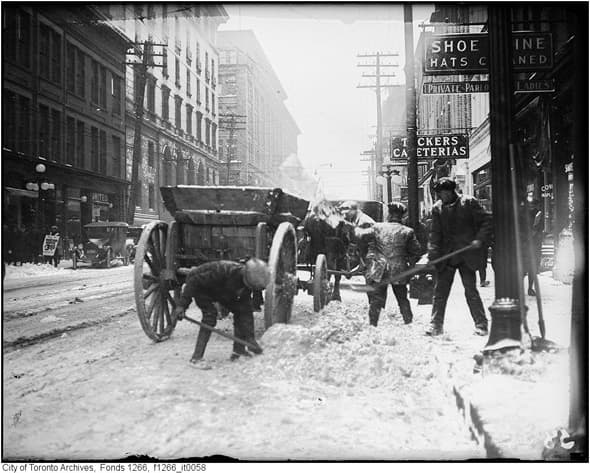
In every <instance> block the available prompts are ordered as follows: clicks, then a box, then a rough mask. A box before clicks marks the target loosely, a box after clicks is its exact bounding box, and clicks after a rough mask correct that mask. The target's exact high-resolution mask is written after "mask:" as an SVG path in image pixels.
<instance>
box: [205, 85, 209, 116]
mask: <svg viewBox="0 0 590 473" xmlns="http://www.w3.org/2000/svg"><path fill="white" fill-rule="evenodd" d="M205 110H207V111H209V89H207V87H205Z"/></svg>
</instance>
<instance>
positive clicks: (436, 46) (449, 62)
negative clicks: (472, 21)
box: [424, 32, 553, 75]
mask: <svg viewBox="0 0 590 473" xmlns="http://www.w3.org/2000/svg"><path fill="white" fill-rule="evenodd" d="M488 57H489V41H488V35H487V33H466V34H463V33H459V34H427V35H426V38H425V41H424V74H425V75H435V74H485V73H487V72H488ZM512 67H513V70H514V71H515V72H523V71H540V70H548V69H551V68H553V44H552V36H551V33H538V32H513V33H512Z"/></svg>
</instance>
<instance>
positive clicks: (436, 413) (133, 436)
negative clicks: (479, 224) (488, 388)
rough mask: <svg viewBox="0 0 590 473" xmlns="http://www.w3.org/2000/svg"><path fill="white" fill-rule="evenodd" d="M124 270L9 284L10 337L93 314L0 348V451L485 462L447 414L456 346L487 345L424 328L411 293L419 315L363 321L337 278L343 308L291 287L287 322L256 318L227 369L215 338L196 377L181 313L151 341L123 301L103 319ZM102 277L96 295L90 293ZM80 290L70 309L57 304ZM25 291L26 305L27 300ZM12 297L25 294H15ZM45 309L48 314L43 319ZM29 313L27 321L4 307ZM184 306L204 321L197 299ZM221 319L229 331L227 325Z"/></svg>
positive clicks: (124, 283) (124, 290) (226, 346)
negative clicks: (248, 340) (255, 340)
mask: <svg viewBox="0 0 590 473" xmlns="http://www.w3.org/2000/svg"><path fill="white" fill-rule="evenodd" d="M131 272H132V268H131V267H129V268H114V269H111V270H108V272H107V271H101V270H95V271H90V270H88V271H87V272H85V273H82V272H77V273H76V277H75V278H74V277H72V279H71V280H70V279H69V278H70V276H69V274H72V273H73V272H70V273H68V272H67V271H64V277H63V278H62V279H61V283H60V285H59V290H58V289H57V287H55V288H54V286H51V285H49V283H48V284H47V285H46V286H42V287H41V288H40V289H33V287H31V288H30V289H20V290H18V289H15V288H14V284H15V282H14V280H13V281H12V282H11V281H10V280H9V279H7V281H6V283H7V284H6V286H5V308H4V310H5V330H6V329H8V330H7V333H8V334H10V333H11V331H12V330H13V329H14V330H16V329H15V325H14V323H15V320H18V321H21V322H22V321H29V322H27V323H29V324H31V326H33V325H42V323H43V322H42V320H43V318H46V317H48V316H51V314H53V316H55V317H56V318H63V319H64V320H66V319H68V318H70V317H87V318H89V319H93V318H94V319H96V320H102V321H101V322H100V323H97V324H96V325H93V326H89V327H87V328H83V329H79V330H72V331H66V332H64V333H63V334H62V335H61V336H59V337H57V338H52V339H40V340H37V343H35V344H33V345H30V346H22V347H21V346H18V345H15V346H13V347H12V348H10V350H5V355H4V374H3V376H4V379H3V382H4V400H3V402H4V419H3V424H4V453H5V456H6V457H7V458H13V459H16V458H39V459H41V458H43V459H50V458H62V459H66V458H70V459H75V458H78V459H84V458H95V459H97V458H100V459H108V458H110V459H112V458H122V457H126V456H129V455H149V456H153V457H158V458H162V459H163V458H183V457H201V456H207V455H214V454H221V455H226V456H229V457H234V458H240V459H287V458H291V459H376V460H377V459H466V458H481V457H483V456H484V451H483V449H482V448H481V447H480V446H478V445H477V444H476V443H475V442H474V441H473V440H472V439H471V438H470V435H469V433H468V430H467V429H466V427H465V426H464V425H463V423H462V419H461V418H460V416H459V415H458V412H457V408H456V406H455V399H454V397H453V395H452V390H451V388H450V386H449V384H448V382H449V380H448V377H447V371H448V369H449V368H450V364H449V362H448V360H449V359H451V358H453V354H454V353H455V352H456V350H457V344H456V342H457V340H461V339H462V338H461V337H463V336H464V337H465V339H467V338H469V339H471V340H473V346H474V347H475V346H477V344H480V345H481V343H482V342H483V340H482V339H481V338H480V337H475V336H473V335H472V334H469V335H467V334H459V333H458V332H457V333H453V334H451V335H445V336H444V337H441V338H437V339H431V338H428V337H425V336H424V335H423V333H424V328H425V327H426V324H427V321H428V317H427V314H428V310H429V308H430V306H420V307H417V306H415V301H413V302H412V305H413V307H414V308H415V316H416V320H415V322H414V323H413V324H412V325H409V326H405V325H404V324H403V322H402V320H401V316H400V315H399V314H398V313H397V308H394V304H393V302H392V301H391V300H389V301H388V307H387V309H386V310H385V311H383V313H382V317H381V321H380V324H379V327H377V328H374V327H371V326H369V324H368V320H367V314H366V312H367V304H366V296H365V295H364V294H363V293H359V292H353V291H350V290H349V289H346V285H345V286H344V287H345V290H344V292H343V300H344V302H343V303H331V304H330V305H329V306H328V307H327V308H326V309H325V310H324V311H323V312H322V313H320V314H319V315H317V314H314V313H313V311H312V302H311V298H310V297H309V296H308V295H306V294H302V293H300V294H299V295H298V296H297V298H296V301H295V308H294V314H293V319H292V321H291V324H289V325H275V326H273V327H271V328H270V329H269V330H268V331H267V332H266V333H263V329H262V327H263V321H262V317H261V314H257V327H258V330H257V332H258V337H261V345H262V346H263V347H264V349H265V352H264V354H263V355H261V356H257V357H254V358H252V359H242V360H239V361H237V362H230V361H229V360H228V358H229V355H230V352H231V342H230V341H228V340H226V339H224V338H223V337H220V336H217V335H213V337H212V338H211V342H210V343H209V346H208V347H207V352H206V355H205V356H206V358H207V359H208V360H209V361H210V363H211V365H212V369H211V370H198V369H195V368H194V367H192V366H191V365H190V364H189V363H188V358H189V357H190V354H191V353H192V350H193V347H194V343H195V339H196V333H197V328H196V327H195V326H193V325H191V324H190V323H189V322H186V321H183V322H181V323H179V324H178V326H177V328H176V331H175V333H174V334H173V336H172V338H171V339H169V340H167V341H165V342H163V343H159V344H156V343H153V342H152V341H151V340H149V339H148V338H147V337H146V336H145V334H144V333H143V331H142V330H141V327H140V325H139V322H138V320H137V318H136V317H135V314H134V312H133V310H130V311H128V312H126V313H125V314H123V316H121V317H114V318H113V317H106V318H105V315H106V316H108V315H109V314H111V313H114V312H116V311H117V310H119V312H120V311H122V310H124V309H128V306H130V305H132V303H133V302H132V299H133V293H132V291H131V282H130V281H131ZM107 275H108V277H107ZM42 278H45V276H43V277H42ZM117 281H118V282H117ZM23 282H24V280H23ZM84 285H85V286H84ZM98 285H103V286H102V290H104V291H105V292H104V294H105V297H104V298H95V299H93V298H92V294H93V291H95V290H96V289H97V287H98ZM11 287H12V289H11ZM81 287H84V290H81V294H83V295H80V296H78V297H79V298H80V299H81V300H82V302H79V303H75V304H67V305H66V304H65V302H66V301H69V299H74V297H75V296H76V295H77V293H76V291H77V290H80V288H81ZM52 288H54V289H55V292H53V289H52ZM93 288H94V289H93ZM27 290H28V291H31V292H30V294H29V297H30V298H31V301H30V304H29V305H30V307H33V306H34V307H37V309H32V308H30V307H29V305H28V304H27V303H26V300H25V298H26V297H27V296H26V295H25V294H26V291H27ZM15 291H25V292H18V294H19V297H18V298H16V297H14V295H15V294H16V293H15ZM33 294H34V295H35V297H32V296H33ZM40 294H41V295H40ZM85 298H86V299H88V300H85ZM14 299H18V300H14ZM43 302H45V304H49V305H55V306H56V307H55V308H54V309H52V310H51V311H50V312H39V307H41V306H42V305H43ZM35 310H37V312H38V313H36V314H32V315H30V316H29V317H25V316H22V317H17V316H16V315H14V314H17V313H19V311H21V312H22V311H32V312H35ZM10 314H13V315H12V316H11V315H10ZM48 314H50V315H48ZM7 315H8V317H7ZM188 315H191V316H193V317H196V318H200V314H199V313H198V311H197V310H196V309H195V308H194V306H191V308H190V309H189V311H188ZM391 315H394V317H390V316H391ZM22 323H25V322H22ZM54 323H55V322H54ZM218 327H219V328H221V329H224V330H227V331H231V329H232V328H231V320H230V319H224V320H221V321H220V322H219V324H218ZM23 329H24V330H25V331H26V330H28V329H26V327H22V326H21V327H19V328H18V330H23ZM31 330H33V329H32V328H31ZM6 336H7V335H4V337H5V339H6ZM465 348H466V350H467V353H468V352H469V350H470V349H471V348H470V347H469V346H467V347H465ZM455 358H456V356H455Z"/></svg>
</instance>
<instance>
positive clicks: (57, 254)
mask: <svg viewBox="0 0 590 473" xmlns="http://www.w3.org/2000/svg"><path fill="white" fill-rule="evenodd" d="M48 235H49V236H52V237H58V240H57V243H56V245H55V251H54V252H53V255H52V256H47V257H46V262H47V263H53V265H54V266H55V267H56V268H57V267H58V266H59V262H60V261H61V258H62V256H63V249H62V247H63V239H62V238H61V235H60V233H59V229H58V227H57V225H53V226H52V227H51V230H50V231H49V233H48Z"/></svg>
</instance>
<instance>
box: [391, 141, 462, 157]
mask: <svg viewBox="0 0 590 473" xmlns="http://www.w3.org/2000/svg"><path fill="white" fill-rule="evenodd" d="M417 145H418V147H417V148H416V157H417V158H418V159H420V160H422V159H441V158H453V159H467V158H469V138H468V137H467V135H464V134H449V135H418V136H417ZM391 159H392V161H401V162H403V161H404V160H407V159H408V148H407V138H406V137H404V136H395V137H392V138H391Z"/></svg>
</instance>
